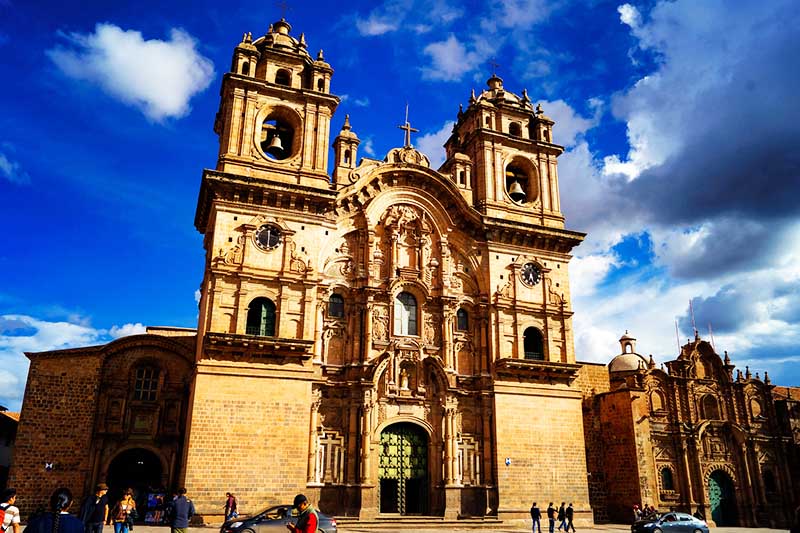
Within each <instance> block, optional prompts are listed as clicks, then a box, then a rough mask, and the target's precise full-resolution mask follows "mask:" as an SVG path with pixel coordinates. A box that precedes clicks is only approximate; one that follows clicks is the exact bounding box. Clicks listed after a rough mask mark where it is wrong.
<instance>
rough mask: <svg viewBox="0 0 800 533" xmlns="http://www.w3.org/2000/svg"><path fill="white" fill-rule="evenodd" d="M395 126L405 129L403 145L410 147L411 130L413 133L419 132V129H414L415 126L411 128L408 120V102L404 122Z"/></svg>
mask: <svg viewBox="0 0 800 533" xmlns="http://www.w3.org/2000/svg"><path fill="white" fill-rule="evenodd" d="M397 127H398V128H400V129H401V130H405V132H406V138H405V144H404V145H403V146H404V147H406V148H408V147H410V146H411V132H412V131H413V132H414V133H417V132H419V130H418V129H416V128H412V127H411V124H410V123H409V122H408V104H406V122H405V124H403V125H402V126H397Z"/></svg>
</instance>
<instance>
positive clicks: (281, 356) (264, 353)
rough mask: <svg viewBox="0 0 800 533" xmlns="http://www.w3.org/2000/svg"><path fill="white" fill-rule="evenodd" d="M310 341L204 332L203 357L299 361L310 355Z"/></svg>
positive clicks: (244, 360) (306, 358)
mask: <svg viewBox="0 0 800 533" xmlns="http://www.w3.org/2000/svg"><path fill="white" fill-rule="evenodd" d="M313 347H314V341H312V340H302V339H285V338H279V337H260V336H257V335H238V334H231V333H206V335H205V338H204V339H203V358H204V359H205V358H208V359H224V360H232V361H243V362H247V361H252V362H261V363H274V364H287V363H296V364H303V362H304V361H306V360H308V359H311V356H312V353H311V352H312V350H313Z"/></svg>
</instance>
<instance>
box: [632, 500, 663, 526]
mask: <svg viewBox="0 0 800 533" xmlns="http://www.w3.org/2000/svg"><path fill="white" fill-rule="evenodd" d="M656 516H658V511H657V510H656V508H655V507H653V506H652V505H647V504H644V505H642V507H641V508H640V507H639V504H638V503H636V504H634V505H633V521H634V522H638V521H639V520H647V519H649V518H653V517H656Z"/></svg>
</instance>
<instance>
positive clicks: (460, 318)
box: [456, 309, 469, 331]
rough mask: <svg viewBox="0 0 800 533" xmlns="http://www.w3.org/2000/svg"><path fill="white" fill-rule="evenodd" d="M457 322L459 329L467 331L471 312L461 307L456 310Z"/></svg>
mask: <svg viewBox="0 0 800 533" xmlns="http://www.w3.org/2000/svg"><path fill="white" fill-rule="evenodd" d="M456 322H457V324H456V327H457V328H458V331H467V330H468V329H469V313H468V312H467V311H466V310H465V309H459V310H458V311H457V312H456Z"/></svg>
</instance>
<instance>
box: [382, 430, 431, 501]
mask: <svg viewBox="0 0 800 533" xmlns="http://www.w3.org/2000/svg"><path fill="white" fill-rule="evenodd" d="M378 479H379V481H380V512H381V513H399V514H401V515H414V514H416V515H422V514H426V513H427V512H428V435H427V434H426V433H425V430H423V429H422V428H421V427H419V426H417V425H415V424H410V423H406V422H402V423H399V424H393V425H391V426H389V427H387V428H386V429H384V430H383V432H382V433H381V443H380V463H379V467H378Z"/></svg>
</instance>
